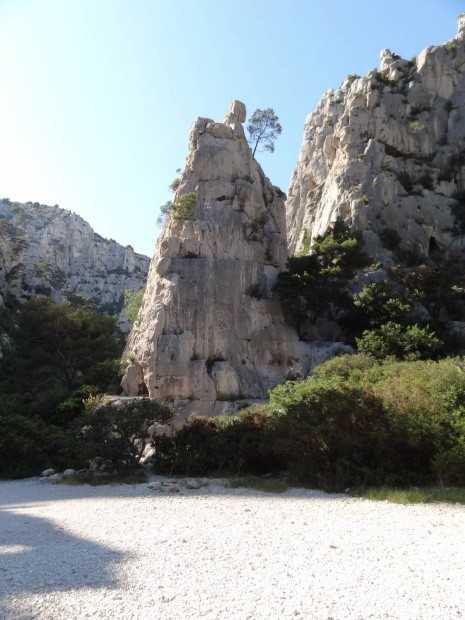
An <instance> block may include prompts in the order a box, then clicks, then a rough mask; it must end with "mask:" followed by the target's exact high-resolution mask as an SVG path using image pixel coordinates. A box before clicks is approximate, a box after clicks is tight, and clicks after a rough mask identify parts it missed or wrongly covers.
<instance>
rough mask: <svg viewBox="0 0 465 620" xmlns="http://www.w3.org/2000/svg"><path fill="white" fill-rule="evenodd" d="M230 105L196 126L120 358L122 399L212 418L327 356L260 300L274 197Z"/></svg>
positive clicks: (280, 236) (271, 262) (272, 260)
mask: <svg viewBox="0 0 465 620" xmlns="http://www.w3.org/2000/svg"><path fill="white" fill-rule="evenodd" d="M245 118H246V110H245V106H244V104H243V103H241V102H239V101H234V102H232V104H231V106H230V109H229V112H228V113H227V115H226V117H225V119H224V122H223V123H215V122H214V121H212V120H211V119H207V118H199V119H198V120H197V121H196V122H195V124H194V125H193V128H192V131H191V134H190V145H189V154H188V157H187V160H186V165H185V168H184V172H183V174H182V176H181V179H180V183H179V186H178V189H177V192H176V196H175V200H174V207H173V208H172V209H171V213H170V214H169V215H168V217H167V221H166V223H165V227H164V230H163V232H162V234H161V236H160V238H159V241H158V244H157V248H156V251H155V256H154V258H153V260H152V264H151V268H150V272H149V277H148V283H147V288H146V293H145V296H144V300H143V304H142V307H141V310H140V313H139V318H138V320H137V322H136V325H135V327H134V329H133V331H132V333H131V335H130V338H129V341H128V345H127V348H126V353H125V357H126V359H128V360H131V363H130V365H129V367H128V369H127V372H126V375H125V377H124V379H123V389H124V391H125V393H126V394H130V395H136V394H142V393H144V392H145V393H148V394H149V396H151V397H153V398H160V399H164V400H170V401H174V402H176V403H178V404H180V405H181V407H182V411H183V413H184V414H188V413H190V412H193V411H195V412H198V413H202V414H207V415H210V414H213V413H222V412H224V411H225V410H226V408H227V406H228V405H227V404H226V403H228V402H231V401H237V400H239V399H260V398H265V397H266V395H267V391H268V389H269V388H271V387H273V386H275V385H276V384H278V383H280V382H282V381H284V380H285V379H286V377H288V376H289V375H292V376H298V375H304V374H306V373H307V372H308V371H309V369H310V368H311V366H312V365H313V364H314V363H315V362H317V361H322V359H324V358H326V357H328V356H329V355H330V350H331V349H332V347H333V346H334V345H327V346H323V347H318V346H316V345H315V344H314V345H313V346H311V345H309V344H308V343H302V342H300V341H299V338H298V336H297V333H296V332H295V331H294V329H293V328H291V327H289V326H288V325H286V324H285V322H284V318H283V315H282V313H281V309H280V306H279V302H278V301H277V300H276V299H274V298H273V295H272V292H271V289H272V286H273V284H274V282H275V280H276V277H277V274H278V273H279V271H282V270H283V269H284V268H285V263H286V258H287V242H286V222H285V210H284V199H285V195H284V193H283V192H281V190H279V189H278V188H277V187H274V186H273V185H272V184H271V182H270V181H269V179H268V178H267V177H266V176H265V175H264V173H263V171H262V169H261V167H260V166H259V164H258V163H257V162H256V161H255V159H254V158H253V157H252V152H251V149H250V147H249V145H248V143H247V140H246V138H245V135H244V130H243V127H242V123H243V122H244V121H245Z"/></svg>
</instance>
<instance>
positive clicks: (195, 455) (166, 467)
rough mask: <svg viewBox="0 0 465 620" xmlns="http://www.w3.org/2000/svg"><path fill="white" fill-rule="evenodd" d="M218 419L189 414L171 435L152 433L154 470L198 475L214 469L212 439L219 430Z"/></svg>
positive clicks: (220, 421) (219, 422) (208, 472)
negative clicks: (154, 451)
mask: <svg viewBox="0 0 465 620" xmlns="http://www.w3.org/2000/svg"><path fill="white" fill-rule="evenodd" d="M221 424H222V420H219V419H218V418H203V417H192V418H190V419H189V420H188V422H187V423H186V424H185V425H184V426H183V427H182V428H181V429H180V430H179V431H177V432H176V434H175V435H174V437H170V436H167V435H160V436H157V437H154V445H155V450H156V453H155V465H154V468H155V471H156V472H157V473H168V474H173V473H176V474H185V475H188V476H198V475H205V474H210V473H212V472H214V471H215V470H216V461H215V458H214V456H213V449H212V439H213V438H214V437H216V435H218V433H219V432H220V428H221Z"/></svg>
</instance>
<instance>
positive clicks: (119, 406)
mask: <svg viewBox="0 0 465 620" xmlns="http://www.w3.org/2000/svg"><path fill="white" fill-rule="evenodd" d="M172 416H173V412H172V410H171V408H170V407H169V406H168V405H166V404H164V403H161V402H157V401H154V400H151V399H149V398H141V399H136V400H130V401H127V402H122V403H115V404H112V403H104V404H101V405H97V406H95V407H92V408H91V409H89V410H88V411H86V412H85V413H84V414H83V415H82V416H81V417H79V418H78V419H77V420H76V423H75V441H76V444H75V448H76V454H77V457H78V458H79V459H80V460H81V461H82V462H86V461H88V460H91V459H94V458H95V457H100V458H102V459H104V460H105V461H106V462H109V463H111V465H112V467H113V469H114V470H116V471H120V470H127V469H134V468H135V467H137V465H138V464H139V461H140V458H141V456H142V453H143V451H144V449H145V447H146V445H147V441H148V440H149V438H150V431H149V429H150V427H152V426H153V425H154V424H167V423H168V422H169V421H170V420H171V418H172Z"/></svg>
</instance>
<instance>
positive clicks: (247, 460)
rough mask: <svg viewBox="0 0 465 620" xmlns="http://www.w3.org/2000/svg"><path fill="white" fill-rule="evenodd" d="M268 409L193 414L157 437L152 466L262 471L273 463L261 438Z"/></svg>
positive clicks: (202, 471)
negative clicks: (212, 415) (232, 413)
mask: <svg viewBox="0 0 465 620" xmlns="http://www.w3.org/2000/svg"><path fill="white" fill-rule="evenodd" d="M267 416H268V414H267V411H266V408H264V407H259V406H256V407H251V408H250V409H247V410H245V411H243V412H242V413H240V414H239V415H237V416H232V417H230V418H204V417H192V418H191V419H190V420H189V421H188V422H187V424H186V425H185V426H184V427H183V428H182V429H180V430H179V431H177V433H176V434H175V436H174V437H167V436H161V437H156V438H155V440H154V442H155V447H156V460H155V469H156V471H159V472H164V473H170V474H171V473H178V474H185V475H191V476H192V475H206V474H214V473H229V474H240V473H246V472H247V473H264V472H266V471H269V469H270V468H273V467H276V463H277V459H276V457H275V455H273V454H272V452H271V451H270V450H269V449H268V448H267V447H266V446H265V445H262V440H263V437H264V435H265V429H266V420H267Z"/></svg>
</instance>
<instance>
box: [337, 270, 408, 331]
mask: <svg viewBox="0 0 465 620" xmlns="http://www.w3.org/2000/svg"><path fill="white" fill-rule="evenodd" d="M411 311H412V304H411V303H410V302H409V301H408V300H407V299H405V297H404V296H402V295H399V294H397V293H395V292H394V291H393V289H392V288H391V287H390V286H389V284H387V283H386V282H373V283H372V284H369V285H368V286H365V288H363V289H362V290H361V291H359V292H358V293H356V294H355V295H354V308H353V310H352V311H351V313H350V315H349V321H350V323H351V326H352V329H353V330H354V331H357V330H364V329H368V328H373V327H381V326H382V325H384V324H385V323H389V322H394V323H401V324H405V323H406V322H407V320H408V317H409V314H410V313H411Z"/></svg>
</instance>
